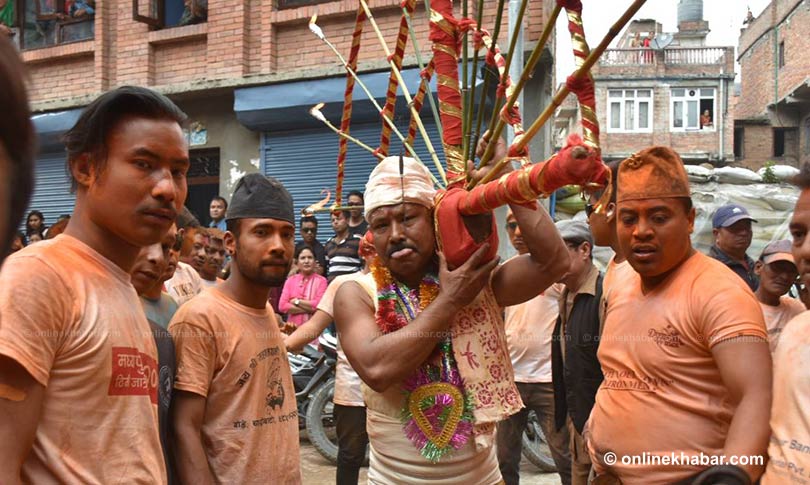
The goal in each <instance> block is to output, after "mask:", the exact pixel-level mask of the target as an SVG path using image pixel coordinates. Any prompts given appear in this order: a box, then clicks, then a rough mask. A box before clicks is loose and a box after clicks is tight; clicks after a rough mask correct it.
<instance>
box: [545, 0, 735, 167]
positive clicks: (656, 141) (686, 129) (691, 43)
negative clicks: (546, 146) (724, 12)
mask: <svg viewBox="0 0 810 485" xmlns="http://www.w3.org/2000/svg"><path fill="white" fill-rule="evenodd" d="M708 32H709V24H708V22H707V21H706V20H704V19H703V2H702V1H701V0H680V1H679V3H678V31H677V32H673V33H665V32H662V27H661V24H660V23H658V22H656V21H655V20H651V19H642V20H634V21H633V22H631V23H630V24H629V25H628V27H627V28H626V30H625V31H624V33H623V34H622V35H621V37H620V38H619V40H618V42H617V45H616V47H615V48H612V49H608V50H607V51H605V54H604V55H603V56H602V58H601V59H600V61H599V62H598V64H597V65H596V66H595V68H594V70H593V77H594V80H595V83H596V107H597V115H598V117H599V123H600V126H601V135H600V144H601V147H602V156H603V158H604V159H605V160H621V159H624V158H626V157H627V156H629V155H630V154H631V153H633V152H636V151H638V150H640V149H642V148H644V147H647V146H650V145H665V146H670V147H672V148H673V149H674V150H676V151H678V152H679V153H680V154H681V156H682V158H683V159H684V160H685V161H687V162H689V163H701V162H710V163H714V164H722V163H724V162H726V161H730V160H733V145H732V140H733V131H732V130H733V121H732V118H731V116H729V104H728V100H729V89H730V87H731V85H732V83H733V81H734V48H733V47H710V46H706V35H707V34H708ZM569 114H570V115H573V116H576V111H575V110H571V109H568V110H561V112H560V115H561V116H568V115H569ZM568 124H569V123H568V122H566V121H564V120H562V121H561V120H558V122H557V125H556V126H557V127H558V128H564V127H565V126H566V125H568Z"/></svg>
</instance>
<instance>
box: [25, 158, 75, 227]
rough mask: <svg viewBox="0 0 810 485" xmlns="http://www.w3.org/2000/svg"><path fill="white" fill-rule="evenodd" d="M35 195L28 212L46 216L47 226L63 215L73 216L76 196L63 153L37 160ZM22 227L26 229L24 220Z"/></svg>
mask: <svg viewBox="0 0 810 485" xmlns="http://www.w3.org/2000/svg"><path fill="white" fill-rule="evenodd" d="M34 179H35V182H34V194H33V196H32V197H31V203H30V204H29V205H28V210H27V211H26V212H25V214H26V216H27V215H28V211H31V210H38V211H41V212H42V214H43V215H44V216H45V225H46V226H50V225H51V224H53V223H55V222H56V220H57V219H58V218H59V216H60V215H62V214H72V213H73V207H74V206H75V205H76V196H75V195H73V194H71V193H70V177H68V174H67V171H66V169H65V155H64V154H62V153H55V154H42V155H40V156H39V158H37V162H36V168H35V172H34ZM22 227H23V228H24V227H25V219H23V222H22Z"/></svg>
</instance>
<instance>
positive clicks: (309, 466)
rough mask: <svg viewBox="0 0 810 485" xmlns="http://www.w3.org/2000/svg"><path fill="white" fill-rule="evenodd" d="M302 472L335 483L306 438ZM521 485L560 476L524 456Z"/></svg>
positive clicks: (314, 480) (317, 483)
mask: <svg viewBox="0 0 810 485" xmlns="http://www.w3.org/2000/svg"><path fill="white" fill-rule="evenodd" d="M366 472H367V469H366V468H361V469H360V484H362V485H365V484H366ZM301 473H303V478H304V485H330V484H334V483H335V467H334V465H332V464H331V463H329V462H328V461H327V460H326V459H325V458H324V457H322V456H321V455H320V454H319V453H318V451H317V450H316V449H315V448H314V447H313V446H312V445H310V444H309V441H307V439H306V438H302V439H301ZM520 483H521V485H559V484H560V477H559V475H557V474H556V473H542V472H540V471H539V470H538V469H537V468H535V467H534V465H532V464H531V463H529V462H528V461H526V459H525V458H524V459H523V461H522V462H521V463H520Z"/></svg>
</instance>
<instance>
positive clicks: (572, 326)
mask: <svg viewBox="0 0 810 485" xmlns="http://www.w3.org/2000/svg"><path fill="white" fill-rule="evenodd" d="M557 229H558V230H559V231H560V235H561V236H562V238H563V241H565V245H566V246H568V252H569V253H570V255H571V266H570V268H569V270H568V272H567V273H566V274H565V276H563V278H562V279H561V280H560V282H561V283H563V284H564V285H565V289H564V290H563V292H562V294H561V295H560V298H559V303H560V316H559V317H558V318H557V325H556V326H555V328H554V338H553V339H552V349H551V363H552V368H551V370H552V379H553V382H554V420H555V426H556V428H557V429H561V428H562V427H563V426H567V427H568V431H569V434H570V436H571V445H570V449H571V483H573V484H574V485H585V484H587V483H588V475H589V474H590V471H591V460H590V458H589V456H588V450H587V448H586V446H585V441H584V440H583V438H582V429H583V427H584V426H585V421H587V420H588V416H589V415H590V414H591V408H592V407H593V403H594V398H595V397H596V391H597V390H598V389H599V385H600V384H601V383H602V379H603V376H602V369H601V367H600V366H599V361H598V360H597V358H596V351H597V349H598V348H599V335H600V334H601V330H602V321H603V315H602V314H601V311H600V307H601V305H600V304H599V301H600V299H601V296H602V274H601V273H600V272H599V270H598V269H597V268H596V266H594V264H593V260H592V256H591V250H592V248H593V237H592V236H591V231H590V228H589V227H588V224H587V223H585V222H583V221H560V222H558V223H557Z"/></svg>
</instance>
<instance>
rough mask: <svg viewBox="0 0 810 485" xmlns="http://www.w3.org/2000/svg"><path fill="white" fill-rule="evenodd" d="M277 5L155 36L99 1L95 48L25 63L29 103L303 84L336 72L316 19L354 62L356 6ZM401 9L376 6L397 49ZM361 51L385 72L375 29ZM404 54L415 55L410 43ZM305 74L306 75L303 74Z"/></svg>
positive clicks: (127, 6)
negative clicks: (155, 89)
mask: <svg viewBox="0 0 810 485" xmlns="http://www.w3.org/2000/svg"><path fill="white" fill-rule="evenodd" d="M274 3H275V2H274V1H271V0H266V1H261V2H257V1H252V2H251V1H248V0H228V1H226V0H209V9H208V10H209V19H208V22H207V23H204V24H199V25H194V26H186V27H177V28H171V29H164V30H157V31H154V30H150V28H149V27H148V26H147V25H146V24H143V23H140V22H136V21H134V20H133V19H132V0H108V1H105V2H101V3H99V8H98V9H97V14H96V19H95V22H96V24H95V27H96V37H95V39H94V41H90V43H87V42H82V43H79V44H74V45H73V46H70V45H63V46H57V47H52V48H47V49H41V50H39V51H30V52H26V53H25V54H24V58H25V60H26V62H27V63H28V64H29V69H30V70H31V72H32V76H33V77H34V78H37V77H41V79H35V81H34V83H33V85H32V92H31V97H32V101H33V103H34V104H35V105H36V104H37V103H42V102H45V101H52V100H56V99H62V98H72V97H81V96H84V97H88V96H92V95H94V94H97V93H99V92H101V91H103V90H106V89H109V88H111V87H114V86H117V85H122V84H138V85H143V86H166V87H168V86H175V87H174V88H171V89H172V90H179V91H183V90H184V88H183V85H184V84H185V83H189V82H193V81H201V80H202V81H217V80H227V79H240V78H243V77H245V76H249V75H261V76H267V75H272V74H278V73H280V72H285V71H293V72H292V73H291V75H292V76H293V77H295V76H297V75H303V73H304V72H305V71H304V70H307V71H306V72H310V71H311V70H312V69H319V68H324V67H334V66H336V65H337V60H336V59H335V57H334V55H333V54H331V52H330V51H329V49H328V48H327V47H326V46H325V45H324V44H322V43H321V41H319V40H318V39H317V38H316V37H315V36H314V35H313V34H311V33H310V32H309V29H308V27H307V21H308V20H309V18H310V17H311V15H312V14H313V13H314V12H315V11H316V10H317V11H318V14H319V15H320V20H319V22H318V23H319V25H320V26H321V27H322V28H323V29H324V31H325V32H326V33H327V35H328V36H329V38H330V39H331V40H332V41H333V42H335V44H336V46H337V48H338V49H339V50H340V51H341V52H342V53H343V54H344V55H347V54H348V50H349V42H350V37H351V31H352V29H353V25H354V15H355V12H356V10H357V6H358V2H357V0H337V1H334V2H329V3H323V4H319V5H317V6H314V5H313V6H307V7H300V8H296V9H288V10H274V7H273V4H274ZM471 3H472V2H471ZM553 3H554V1H553V0H543V1H542V2H530V3H529V7H528V9H527V12H526V15H525V17H524V21H523V26H524V28H525V29H526V30H525V32H526V36H525V40H526V42H527V43H529V45H533V43H532V40H533V39H536V38H537V37H538V36H539V33H540V31H541V29H542V27H543V19H544V18H545V16H546V15H547V14H546V12H548V11H550V10H551V7H552V5H553ZM496 4H497V2H495V1H487V2H485V5H486V6H485V11H484V20H483V22H482V23H483V25H484V26H485V27H486V28H488V29H489V30H490V31H493V30H494V29H493V27H494V26H493V25H492V24H493V23H494V18H495V12H494V11H495V7H496ZM399 5H400V0H376V1H374V2H372V5H371V6H372V12H373V14H374V16H375V18H376V19H377V21H378V23H379V24H380V27H381V29H382V30H383V33H384V35H385V37H386V39H387V41H388V45H389V46H391V47H392V46H393V42H394V36H395V31H396V29H397V28H398V25H399V18H400V12H401V11H400V8H399ZM471 7H472V5H471ZM457 16H460V7H457ZM474 16H475V12H474V11H471V12H470V17H474ZM414 26H415V28H416V30H417V39H418V41H419V42H420V47H421V48H422V50H424V51H425V52H429V51H430V44H429V42H428V40H427V30H428V22H427V16H426V13H425V11H424V5H423V4H422V3H421V2H419V3H418V5H417V9H416V12H415V14H414ZM506 32H507V15H506V13H505V14H504V17H503V23H502V29H501V36H500V40H499V42H500V44H501V46H502V49H503V50H504V52H505V51H506V50H507V48H508V39H507V35H506ZM76 46H80V47H79V48H80V50H81V53H80V54H81V56H82V57H81V58H82V60H81V61H80V60H77V57H76V56H77V54H76V53H75V52H71V51H72V50H75V49H76V48H77V47H76ZM88 46H91V47H88ZM361 52H362V54H361V58H360V59H361V63H362V62H366V63H367V62H370V61H374V62H375V66H376V67H379V62H380V61H383V60H384V56H383V53H382V49H381V47H380V46H379V43H378V41H377V39H376V36H375V35H374V33H373V31H372V28H371V26H370V25H369V24H368V23H367V24H366V26H365V29H364V35H363V48H362V51H361ZM407 52H408V53H412V52H413V47H412V43H411V42H409V43H408V48H407ZM426 57H428V56H426ZM361 68H362V64H361ZM61 70H64V71H65V73H66V74H65V75H67V76H73V77H77V78H81V81H80V82H74V83H72V84H71V85H65V84H64V83H59V82H56V81H53V79H54V78H55V76H53V75H52V72H54V71H61ZM299 70H301V74H296V72H295V71H299ZM40 73H42V76H40ZM310 74H311V72H310Z"/></svg>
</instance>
